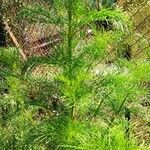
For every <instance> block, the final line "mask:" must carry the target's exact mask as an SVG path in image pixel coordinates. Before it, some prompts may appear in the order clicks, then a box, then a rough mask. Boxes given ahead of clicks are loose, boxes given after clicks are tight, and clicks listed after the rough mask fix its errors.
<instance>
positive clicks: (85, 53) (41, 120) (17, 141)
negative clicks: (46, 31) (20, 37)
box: [0, 0, 150, 150]
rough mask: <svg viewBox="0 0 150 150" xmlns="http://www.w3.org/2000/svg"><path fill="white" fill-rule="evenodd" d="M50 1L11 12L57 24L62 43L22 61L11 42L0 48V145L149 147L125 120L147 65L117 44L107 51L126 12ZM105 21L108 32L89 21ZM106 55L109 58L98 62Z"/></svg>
mask: <svg viewBox="0 0 150 150" xmlns="http://www.w3.org/2000/svg"><path fill="white" fill-rule="evenodd" d="M53 5H54V7H52V8H50V10H46V9H45V8H42V6H35V7H33V6H32V7H31V6H28V7H26V8H23V9H22V10H21V12H20V13H19V16H18V19H26V20H27V21H28V22H30V23H35V22H36V23H37V22H39V23H41V22H42V23H43V24H55V25H57V26H60V28H61V30H60V35H61V36H62V42H61V43H59V44H56V46H55V49H54V51H53V52H52V53H50V55H48V56H45V57H31V58H28V60H26V61H24V60H23V59H22V58H21V57H20V54H19V49H17V48H13V47H12V48H1V50H0V80H1V84H0V99H1V100H0V106H1V107H0V149H2V150H30V149H33V150H71V149H83V150H90V149H92V150H148V149H149V145H148V143H146V142H143V143H142V142H139V141H138V138H137V137H136V136H135V134H134V132H133V130H132V129H133V126H134V124H132V122H131V121H130V119H131V116H132V115H131V114H132V113H135V114H136V111H138V110H136V107H134V106H135V105H138V104H140V103H141V101H142V99H143V98H145V99H148V92H149V91H148V88H147V86H146V85H147V83H148V82H149V81H150V75H149V73H150V64H149V62H148V61H147V59H144V58H142V59H136V60H135V59H134V60H132V59H131V60H130V59H128V58H127V57H126V56H125V55H124V52H125V51H124V49H123V50H122V49H121V48H120V47H119V51H118V49H115V50H111V51H112V52H110V50H109V49H111V48H110V45H115V44H116V43H119V41H120V40H121V39H122V38H123V37H124V36H125V35H126V32H128V31H129V30H130V28H131V23H130V22H129V20H128V18H127V17H126V16H125V15H124V14H123V12H121V11H120V10H117V9H104V8H103V9H101V10H100V11H97V10H95V9H94V8H91V7H90V5H87V4H86V3H84V1H82V0H74V1H72V0H65V1H60V0H57V1H56V2H54V3H53ZM54 10H55V11H56V12H57V13H56V14H55V16H54V15H51V13H53V11H54ZM104 20H107V22H109V23H111V24H113V26H112V27H111V29H109V30H108V31H106V30H105V29H104V28H103V26H100V27H101V28H98V27H97V26H98V25H97V24H95V23H94V21H104ZM89 29H90V30H92V35H87V30H89ZM89 37H90V38H89ZM120 45H121V44H120ZM120 49H121V51H120ZM110 54H113V62H111V63H110V62H109V63H105V62H104V60H105V59H106V60H107V58H110V57H109V55H110ZM36 68H38V69H39V70H40V69H43V68H45V72H46V71H47V70H48V71H47V73H46V74H44V73H39V72H36V74H35V73H34V71H35V70H36Z"/></svg>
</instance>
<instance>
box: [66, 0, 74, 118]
mask: <svg viewBox="0 0 150 150" xmlns="http://www.w3.org/2000/svg"><path fill="white" fill-rule="evenodd" d="M72 3H73V2H72V0H69V1H68V35H67V36H68V37H67V45H68V49H67V57H68V58H67V63H68V65H67V66H68V72H69V74H68V77H69V79H70V81H72V79H71V78H72V40H73V31H72V16H73V12H72V11H73V4H72ZM70 86H72V85H70ZM70 98H71V97H70ZM74 105H75V101H74V99H73V100H72V104H71V117H72V118H74Z"/></svg>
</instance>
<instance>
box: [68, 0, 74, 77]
mask: <svg viewBox="0 0 150 150" xmlns="http://www.w3.org/2000/svg"><path fill="white" fill-rule="evenodd" d="M72 9H73V7H72V0H69V1H68V39H67V43H68V52H67V54H68V67H69V73H70V75H71V65H72V40H73V37H72Z"/></svg>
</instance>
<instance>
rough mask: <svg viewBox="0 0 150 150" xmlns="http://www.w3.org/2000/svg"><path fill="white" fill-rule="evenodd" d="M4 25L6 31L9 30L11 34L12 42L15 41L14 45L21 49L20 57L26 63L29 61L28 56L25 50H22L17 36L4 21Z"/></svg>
mask: <svg viewBox="0 0 150 150" xmlns="http://www.w3.org/2000/svg"><path fill="white" fill-rule="evenodd" d="M4 24H5V29H6V30H7V32H8V34H9V36H10V38H11V39H12V41H13V43H14V44H15V46H16V47H17V48H18V49H19V52H20V55H21V56H22V58H23V60H25V61H26V60H27V57H26V55H25V54H24V52H23V50H22V49H21V47H20V45H19V43H18V41H17V39H16V37H15V35H14V34H13V32H12V31H11V29H10V27H9V25H8V23H7V22H6V21H4Z"/></svg>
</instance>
